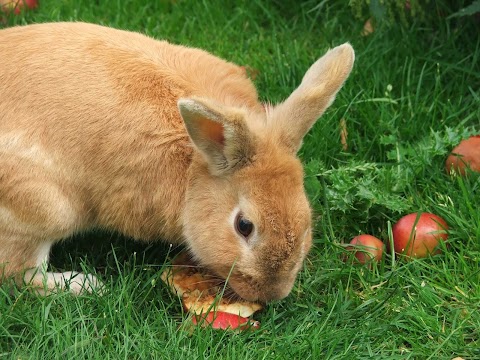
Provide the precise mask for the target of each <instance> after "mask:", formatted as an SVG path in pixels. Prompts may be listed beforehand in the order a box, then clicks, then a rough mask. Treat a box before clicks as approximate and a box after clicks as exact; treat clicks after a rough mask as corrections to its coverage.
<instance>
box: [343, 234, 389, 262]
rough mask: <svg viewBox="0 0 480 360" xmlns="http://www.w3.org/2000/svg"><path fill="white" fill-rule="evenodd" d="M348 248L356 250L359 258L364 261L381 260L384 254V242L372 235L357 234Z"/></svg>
mask: <svg viewBox="0 0 480 360" xmlns="http://www.w3.org/2000/svg"><path fill="white" fill-rule="evenodd" d="M350 245H353V246H348V247H347V250H349V251H354V252H355V257H356V258H357V260H358V261H359V262H360V263H362V264H365V263H368V262H370V261H380V260H381V259H382V256H383V248H384V246H383V242H382V241H381V240H380V239H378V238H376V237H375V236H372V235H367V234H362V235H358V236H355V237H354V238H353V239H352V241H350Z"/></svg>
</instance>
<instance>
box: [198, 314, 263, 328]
mask: <svg viewBox="0 0 480 360" xmlns="http://www.w3.org/2000/svg"><path fill="white" fill-rule="evenodd" d="M192 322H193V324H194V325H198V324H200V325H202V326H204V327H206V326H211V327H212V328H213V329H220V330H227V329H231V330H248V329H258V328H259V327H260V323H259V322H258V321H254V320H250V319H249V318H245V317H242V316H240V315H235V314H230V313H226V312H222V311H216V312H214V311H209V312H207V313H206V314H202V315H194V316H193V317H192Z"/></svg>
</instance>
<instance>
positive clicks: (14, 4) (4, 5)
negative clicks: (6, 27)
mask: <svg viewBox="0 0 480 360" xmlns="http://www.w3.org/2000/svg"><path fill="white" fill-rule="evenodd" d="M24 7H26V8H27V9H35V8H36V7H38V0H0V8H1V10H3V11H4V12H10V11H12V10H13V13H14V14H16V15H18V14H20V13H21V12H22V9H23V8H24Z"/></svg>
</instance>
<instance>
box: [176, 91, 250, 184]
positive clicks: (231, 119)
mask: <svg viewBox="0 0 480 360" xmlns="http://www.w3.org/2000/svg"><path fill="white" fill-rule="evenodd" d="M178 108H179V110H180V114H181V115H182V118H183V121H184V123H185V126H186V128H187V132H188V135H189V136H190V138H191V139H192V142H193V144H194V145H195V147H196V148H197V149H198V150H199V151H200V152H201V153H202V155H203V156H204V158H205V160H206V161H207V163H208V165H209V169H210V173H212V175H222V174H225V173H228V172H230V171H232V170H235V169H237V168H240V167H241V166H242V165H243V164H245V163H246V162H248V161H249V160H250V159H251V157H252V156H253V151H254V146H253V137H252V134H251V132H250V130H249V129H248V127H247V125H246V122H245V120H244V115H243V113H241V112H240V111H235V110H234V109H229V108H226V107H223V106H221V105H219V104H213V103H210V102H208V101H207V100H205V99H199V98H195V99H180V100H179V101H178Z"/></svg>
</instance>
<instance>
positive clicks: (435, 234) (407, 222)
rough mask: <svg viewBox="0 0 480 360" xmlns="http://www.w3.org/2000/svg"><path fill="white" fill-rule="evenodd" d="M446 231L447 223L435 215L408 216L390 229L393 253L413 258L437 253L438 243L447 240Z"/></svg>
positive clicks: (413, 214) (416, 214) (415, 214)
mask: <svg viewBox="0 0 480 360" xmlns="http://www.w3.org/2000/svg"><path fill="white" fill-rule="evenodd" d="M447 230H448V225H447V223H446V222H445V220H443V219H442V218H441V217H439V216H437V215H434V214H430V213H420V214H419V213H412V214H408V215H406V216H404V217H402V218H401V219H400V220H398V222H397V223H396V224H395V225H394V226H393V228H392V235H393V245H394V249H395V252H396V253H397V254H403V255H407V256H410V257H414V258H423V257H426V256H428V255H430V254H436V253H439V252H440V250H439V249H438V248H437V246H438V244H439V242H440V241H445V240H446V239H447V237H448V234H447Z"/></svg>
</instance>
